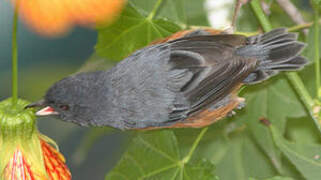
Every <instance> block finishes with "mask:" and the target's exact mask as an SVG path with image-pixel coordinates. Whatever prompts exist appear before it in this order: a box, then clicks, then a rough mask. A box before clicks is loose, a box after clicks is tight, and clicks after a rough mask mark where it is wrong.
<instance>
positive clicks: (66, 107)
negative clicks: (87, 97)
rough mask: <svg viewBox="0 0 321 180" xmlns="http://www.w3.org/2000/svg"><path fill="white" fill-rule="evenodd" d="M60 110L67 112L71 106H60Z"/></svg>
mask: <svg viewBox="0 0 321 180" xmlns="http://www.w3.org/2000/svg"><path fill="white" fill-rule="evenodd" d="M59 108H60V109H62V110H64V111H67V110H68V109H69V106H68V105H60V106H59Z"/></svg>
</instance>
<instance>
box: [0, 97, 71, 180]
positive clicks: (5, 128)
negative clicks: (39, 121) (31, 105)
mask: <svg viewBox="0 0 321 180" xmlns="http://www.w3.org/2000/svg"><path fill="white" fill-rule="evenodd" d="M26 105H28V102H26V101H24V100H18V102H17V105H16V106H12V104H11V99H7V100H4V101H2V102H0V179H2V180H70V179H71V174H70V172H69V169H68V168H67V166H66V165H65V159H64V157H63V156H62V155H61V154H60V153H59V152H58V150H57V145H56V144H55V142H54V141H53V140H51V139H50V138H48V137H46V136H44V135H42V134H40V133H39V132H38V130H37V128H36V120H35V116H34V112H33V111H32V110H30V109H24V107H25V106H26ZM49 143H50V144H52V145H53V146H55V147H56V148H53V147H52V146H51V145H50V144H49Z"/></svg>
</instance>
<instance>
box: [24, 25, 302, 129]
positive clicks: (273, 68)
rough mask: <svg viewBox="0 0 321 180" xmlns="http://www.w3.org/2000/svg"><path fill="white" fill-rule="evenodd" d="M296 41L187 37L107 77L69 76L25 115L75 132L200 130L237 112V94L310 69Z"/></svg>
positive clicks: (288, 36)
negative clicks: (55, 120) (64, 124)
mask: <svg viewBox="0 0 321 180" xmlns="http://www.w3.org/2000/svg"><path fill="white" fill-rule="evenodd" d="M297 37H298V36H297V34H295V33H290V32H287V30H286V29H285V28H277V29H274V30H272V31H270V32H266V33H261V34H258V35H254V36H249V37H247V36H244V35H238V34H226V33H224V32H221V31H211V30H206V29H195V30H185V31H182V32H178V33H175V34H173V35H172V36H169V37H167V38H165V39H163V40H157V41H154V42H153V43H151V45H149V46H147V47H144V48H142V49H139V50H137V51H135V52H134V53H132V54H131V55H130V56H128V57H126V58H125V59H124V60H122V61H120V62H119V63H118V64H116V65H115V66H114V67H112V68H111V69H109V70H101V71H92V72H82V73H78V74H73V75H70V76H68V77H65V78H63V79H62V80H60V81H58V82H56V83H55V84H53V85H52V86H51V87H50V88H49V89H48V91H47V92H46V94H45V95H44V98H43V99H41V100H39V101H37V102H34V103H31V104H29V105H28V106H26V108H35V107H42V109H41V110H39V111H38V112H37V113H36V115H38V116H45V115H53V116H56V117H58V118H60V119H61V120H63V121H66V122H72V123H76V124H79V125H81V126H96V127H103V126H109V127H113V128H116V129H120V130H153V129H162V128H201V127H204V126H209V125H210V124H212V123H214V122H217V121H218V120H220V119H223V118H224V117H226V116H228V115H229V114H231V113H233V110H234V109H237V108H241V107H242V106H244V104H245V99H244V98H242V97H238V92H239V89H240V88H241V87H243V86H247V85H252V84H257V83H261V82H262V81H265V80H267V79H269V78H270V77H272V76H274V75H276V74H278V73H279V72H281V71H297V70H300V69H302V68H303V67H304V65H306V64H307V63H308V61H307V59H306V58H305V57H302V56H301V55H300V53H301V52H302V50H303V48H304V47H305V44H304V43H302V42H299V41H297Z"/></svg>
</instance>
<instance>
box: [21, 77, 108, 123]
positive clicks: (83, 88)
mask: <svg viewBox="0 0 321 180" xmlns="http://www.w3.org/2000/svg"><path fill="white" fill-rule="evenodd" d="M101 76H102V72H101V71H97V72H91V73H81V74H77V75H72V76H69V77H66V78H64V79H62V80H60V81H58V82H57V83H55V84H54V85H53V86H51V87H50V88H49V90H48V91H47V93H46V95H45V96H44V98H43V99H42V100H40V101H37V102H34V103H31V104H29V105H28V106H26V108H32V107H42V109H41V110H39V111H38V112H37V113H36V115H38V116H48V115H55V116H58V117H59V118H60V119H62V120H64V121H69V122H74V123H77V124H80V125H89V124H92V121H93V114H94V113H96V112H97V110H98V109H99V107H97V104H98V103H99V101H100V99H101V98H102V97H100V95H98V94H100V91H101V89H103V88H101V87H103V83H104V81H103V78H100V77H101Z"/></svg>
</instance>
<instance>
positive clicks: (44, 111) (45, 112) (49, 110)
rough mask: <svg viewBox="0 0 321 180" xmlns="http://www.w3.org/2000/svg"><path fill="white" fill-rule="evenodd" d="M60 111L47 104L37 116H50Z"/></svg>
mask: <svg viewBox="0 0 321 180" xmlns="http://www.w3.org/2000/svg"><path fill="white" fill-rule="evenodd" d="M58 114H59V113H58V112H56V111H55V109H54V108H52V107H50V106H47V107H45V108H43V109H41V110H39V111H38V112H36V115H37V116H48V115H58Z"/></svg>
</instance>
